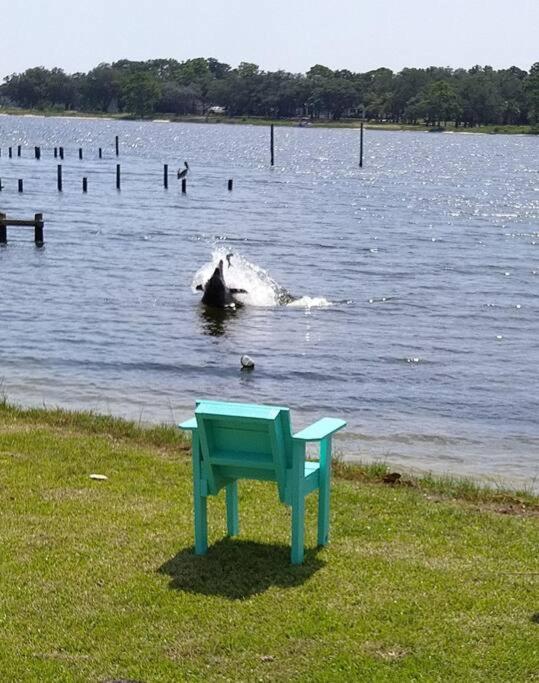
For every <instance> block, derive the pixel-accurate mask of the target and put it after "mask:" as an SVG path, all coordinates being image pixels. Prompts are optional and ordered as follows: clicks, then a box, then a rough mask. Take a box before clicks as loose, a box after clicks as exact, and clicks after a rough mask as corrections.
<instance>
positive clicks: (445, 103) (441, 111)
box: [419, 81, 460, 125]
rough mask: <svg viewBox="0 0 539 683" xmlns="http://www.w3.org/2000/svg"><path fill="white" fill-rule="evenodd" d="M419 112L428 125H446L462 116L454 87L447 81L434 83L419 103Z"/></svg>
mask: <svg viewBox="0 0 539 683" xmlns="http://www.w3.org/2000/svg"><path fill="white" fill-rule="evenodd" d="M419 110H420V112H421V113H422V115H423V118H424V119H425V122H426V123H427V125H432V124H434V125H436V124H438V125H440V124H441V123H442V122H443V123H444V125H445V124H446V123H447V121H450V120H451V121H454V120H455V118H458V117H459V116H460V105H459V102H458V99H457V95H456V93H455V90H454V89H453V86H452V85H451V84H450V83H448V82H447V81H434V83H432V84H431V85H429V86H428V87H427V88H426V89H425V91H424V93H423V96H422V98H421V100H420V102H419Z"/></svg>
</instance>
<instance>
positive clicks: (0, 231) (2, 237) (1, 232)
mask: <svg viewBox="0 0 539 683" xmlns="http://www.w3.org/2000/svg"><path fill="white" fill-rule="evenodd" d="M5 219H6V214H5V213H0V244H7V226H6V224H5V223H4V221H5Z"/></svg>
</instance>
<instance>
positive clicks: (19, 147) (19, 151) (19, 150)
mask: <svg viewBox="0 0 539 683" xmlns="http://www.w3.org/2000/svg"><path fill="white" fill-rule="evenodd" d="M17 156H18V157H20V156H21V146H20V145H17Z"/></svg>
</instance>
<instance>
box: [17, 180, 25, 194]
mask: <svg viewBox="0 0 539 683" xmlns="http://www.w3.org/2000/svg"><path fill="white" fill-rule="evenodd" d="M18 184H19V192H23V191H24V188H23V182H22V178H19V180H18Z"/></svg>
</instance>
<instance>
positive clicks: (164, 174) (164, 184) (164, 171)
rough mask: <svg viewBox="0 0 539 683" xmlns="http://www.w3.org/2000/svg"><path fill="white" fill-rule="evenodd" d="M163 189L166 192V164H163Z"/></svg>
mask: <svg viewBox="0 0 539 683" xmlns="http://www.w3.org/2000/svg"><path fill="white" fill-rule="evenodd" d="M163 187H164V188H165V190H168V164H163Z"/></svg>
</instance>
